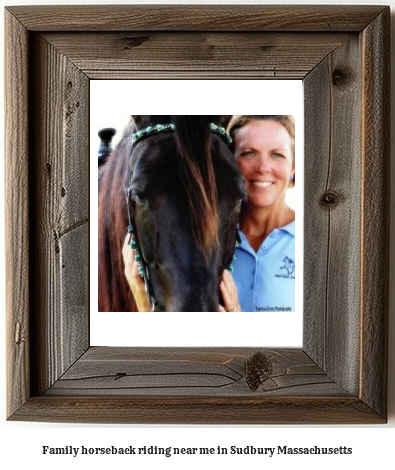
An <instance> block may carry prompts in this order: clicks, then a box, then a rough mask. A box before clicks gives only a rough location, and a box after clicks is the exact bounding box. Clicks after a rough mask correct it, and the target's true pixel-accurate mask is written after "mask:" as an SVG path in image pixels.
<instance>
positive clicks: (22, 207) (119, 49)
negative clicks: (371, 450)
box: [5, 5, 390, 424]
mask: <svg viewBox="0 0 395 470" xmlns="http://www.w3.org/2000/svg"><path fill="white" fill-rule="evenodd" d="M389 20H390V11H389V7H383V6H258V5H257V6H203V5H202V6H198V5H190V6H129V5H128V6H126V5H123V6H121V5H119V6H114V5H111V6H109V5H108V6H75V5H74V6H71V5H69V6H39V7H33V6H31V7H29V6H27V7H8V8H7V9H6V12H5V21H6V216H7V232H6V233H7V260H6V262H7V380H8V382H7V396H8V404H7V416H8V419H10V420H24V421H57V422H97V423H232V424H241V423H269V424H270V423H284V424H285V423H305V424H312V423H384V422H385V421H386V419H387V350H388V347H387V322H388V294H389V287H388V276H389V210H388V205H389V175H390V173H389V160H390V154H389V83H390V81H389V62H390V61H389ZM118 78H122V79H131V80H133V79H136V78H144V79H155V78H162V79H163V78H169V79H180V78H183V79H189V78H194V79H212V78H217V79H226V80H232V79H240V78H243V79H246V78H247V79H257V80H266V79H272V78H276V79H303V81H304V92H305V101H306V103H305V222H304V223H305V225H304V231H305V235H304V237H305V257H304V258H305V261H304V276H305V279H304V312H303V313H304V339H303V348H301V349H286V348H285V349H265V348H262V349H256V348H201V349H196V348H167V349H161V348H153V349H148V348H110V347H90V345H89V282H95V280H94V279H92V280H91V281H90V280H89V269H88V266H89V187H88V186H89V185H88V184H87V179H88V177H89V171H90V166H89V133H88V130H89V82H90V80H95V79H118ZM92 165H93V166H92V168H94V170H95V169H96V162H92ZM240 321H243V318H242V316H241V317H240ZM208 327H209V325H208Z"/></svg>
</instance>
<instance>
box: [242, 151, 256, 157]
mask: <svg viewBox="0 0 395 470" xmlns="http://www.w3.org/2000/svg"><path fill="white" fill-rule="evenodd" d="M254 155H255V153H254V152H253V151H252V150H247V151H246V152H242V153H241V154H240V156H241V157H253V156H254Z"/></svg>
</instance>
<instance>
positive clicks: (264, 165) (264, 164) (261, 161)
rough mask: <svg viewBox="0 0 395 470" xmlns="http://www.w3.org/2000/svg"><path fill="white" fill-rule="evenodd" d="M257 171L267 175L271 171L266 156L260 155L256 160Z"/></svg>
mask: <svg viewBox="0 0 395 470" xmlns="http://www.w3.org/2000/svg"><path fill="white" fill-rule="evenodd" d="M255 170H256V171H257V172H258V173H267V172H268V171H270V161H269V159H268V158H267V157H266V156H265V155H260V156H259V157H258V158H257V160H256V165H255Z"/></svg>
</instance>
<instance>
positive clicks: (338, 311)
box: [304, 35, 362, 393]
mask: <svg viewBox="0 0 395 470" xmlns="http://www.w3.org/2000/svg"><path fill="white" fill-rule="evenodd" d="M358 51H359V38H358V35H355V36H354V37H351V38H350V39H349V41H347V42H346V43H344V44H343V45H342V46H340V47H338V48H337V49H336V50H334V51H333V52H332V53H331V54H330V55H328V57H327V58H326V59H325V60H324V61H322V62H321V64H320V65H319V66H318V67H316V68H315V69H314V70H313V71H312V73H311V74H309V75H308V77H306V79H305V82H304V83H305V92H306V94H307V96H309V97H310V99H309V100H308V102H307V103H306V108H305V111H306V123H307V124H308V123H312V126H311V127H310V126H309V125H307V126H306V134H305V135H306V153H305V161H306V163H307V165H308V167H307V171H306V172H305V178H306V179H305V207H306V211H305V237H306V238H305V247H306V248H305V250H306V251H305V253H306V257H305V271H306V273H307V277H308V278H310V279H314V282H312V283H307V285H306V293H305V295H306V297H305V298H306V304H305V309H304V311H305V315H304V321H305V331H306V332H308V333H307V334H308V336H307V337H306V351H308V352H309V353H310V354H311V357H312V358H314V359H315V360H316V361H317V363H318V364H320V365H321V367H323V368H324V369H325V370H326V372H327V373H328V375H329V376H331V377H332V378H333V379H335V380H336V382H337V383H339V385H340V384H341V385H342V386H343V387H344V389H345V390H349V391H350V392H352V393H357V392H358V385H359V383H358V368H359V361H358V355H359V344H358V343H359V331H360V323H359V314H360V290H361V282H360V266H361V252H360V248H359V234H360V231H361V216H360V213H361V204H360V195H361V183H360V181H361V163H362V162H361V158H360V155H361V148H360V145H361V142H360V135H361V129H360V121H361V110H360V99H359V97H360V89H361V64H360V59H359V54H358ZM331 198H333V200H332V199H331ZM327 200H328V201H327ZM324 247H325V248H324ZM345 299H347V301H345ZM318 311H319V312H325V313H324V314H320V315H317V312H318ZM311 329H313V330H314V333H312V330H311ZM317 337H319V338H320V341H319V342H317V341H316V338H317ZM340 364H341V366H340V367H339V365H340Z"/></svg>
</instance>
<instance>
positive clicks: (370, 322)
mask: <svg viewBox="0 0 395 470" xmlns="http://www.w3.org/2000/svg"><path fill="white" fill-rule="evenodd" d="M389 28H390V12H389V9H387V10H386V11H385V12H383V14H381V15H380V16H379V17H377V19H376V20H375V21H374V22H372V23H371V24H370V25H369V27H367V28H366V29H365V30H364V31H363V34H362V41H363V56H362V61H363V69H364V71H365V73H364V75H363V85H362V86H363V101H362V103H363V116H362V135H363V136H364V138H363V141H362V142H363V143H362V158H363V174H362V185H363V199H362V204H363V222H364V223H363V230H362V233H361V251H362V254H363V255H362V266H361V278H362V284H363V289H362V298H361V322H362V327H361V345H362V346H361V347H362V351H361V352H362V354H361V363H360V368H361V371H360V374H361V377H362V381H361V388H360V396H361V398H362V399H363V400H364V401H365V402H366V403H368V404H369V405H370V406H372V407H373V408H375V409H377V410H380V412H382V413H383V414H385V413H386V411H387V400H386V398H385V395H383V391H384V390H387V350H388V344H387V342H388V312H389V261H388V260H389V235H390V232H389V217H390V180H389V178H390V128H389V122H390V108H389V102H390V96H391V93H390V80H389V77H390V50H389V49H390V41H389V37H388V35H387V34H386V33H387V31H388V30H389ZM372 178H373V179H374V181H376V182H377V184H371V180H372ZM378 247H380V248H379V249H377V248H378ZM373 312H374V313H373ZM372 313H373V314H372Z"/></svg>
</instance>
